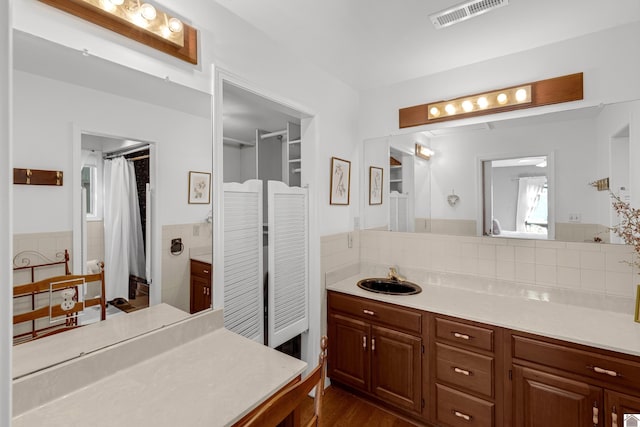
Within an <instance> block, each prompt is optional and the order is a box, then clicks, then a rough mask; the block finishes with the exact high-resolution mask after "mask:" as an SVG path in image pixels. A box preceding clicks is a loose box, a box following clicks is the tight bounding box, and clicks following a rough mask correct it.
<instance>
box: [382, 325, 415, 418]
mask: <svg viewBox="0 0 640 427" xmlns="http://www.w3.org/2000/svg"><path fill="white" fill-rule="evenodd" d="M371 333H372V336H371V358H372V362H371V392H372V393H373V394H375V395H376V396H378V397H380V398H381V399H383V400H385V401H387V402H389V403H391V404H393V405H396V406H398V407H401V408H405V409H409V410H412V411H415V412H420V410H421V408H422V392H421V386H422V381H421V378H422V369H421V360H422V357H421V355H422V340H421V339H420V338H417V337H414V336H412V335H408V334H405V333H403V332H397V331H394V330H391V329H387V328H384V327H379V326H372V327H371Z"/></svg>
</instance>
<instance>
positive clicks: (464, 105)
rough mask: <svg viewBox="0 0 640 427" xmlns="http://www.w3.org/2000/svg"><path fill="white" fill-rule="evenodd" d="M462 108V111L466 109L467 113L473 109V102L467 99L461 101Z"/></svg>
mask: <svg viewBox="0 0 640 427" xmlns="http://www.w3.org/2000/svg"><path fill="white" fill-rule="evenodd" d="M462 109H463V110H464V111H466V112H467V113H468V112H469V111H471V110H473V102H471V101H469V100H468V99H467V100H466V101H464V102H463V103H462Z"/></svg>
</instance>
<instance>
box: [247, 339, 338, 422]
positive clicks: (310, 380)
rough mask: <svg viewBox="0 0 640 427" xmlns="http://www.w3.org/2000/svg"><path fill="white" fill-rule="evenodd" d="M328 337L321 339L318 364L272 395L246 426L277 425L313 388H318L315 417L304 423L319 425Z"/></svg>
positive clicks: (315, 399) (315, 400)
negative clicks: (297, 380)
mask: <svg viewBox="0 0 640 427" xmlns="http://www.w3.org/2000/svg"><path fill="white" fill-rule="evenodd" d="M327 342H328V340H327V337H326V336H323V337H322V339H321V340H320V349H321V351H320V356H319V360H318V366H316V367H315V368H313V371H311V373H309V375H307V376H306V377H305V379H303V380H302V381H300V382H297V383H295V384H292V385H290V386H289V387H287V388H285V389H284V390H281V391H280V392H278V393H277V394H275V395H274V396H272V397H271V398H270V399H269V400H268V401H267V402H266V403H265V404H264V405H263V406H262V408H261V409H260V410H259V411H257V412H256V413H255V414H254V415H253V417H251V418H250V419H249V420H247V422H246V423H245V424H243V425H244V426H246V427H249V426H251V427H258V426H260V427H272V426H277V425H278V424H279V423H280V422H281V421H282V420H284V419H285V418H286V417H287V416H288V415H289V414H290V413H292V412H293V411H294V410H295V409H296V408H298V407H299V406H300V404H301V403H302V401H303V400H304V399H306V398H307V396H308V395H309V393H310V392H311V390H313V388H315V389H316V392H315V398H314V413H313V417H311V419H310V420H309V421H308V422H307V423H304V424H302V425H304V426H305V427H311V426H318V425H319V422H320V414H321V409H322V396H323V395H324V381H325V376H326V362H327Z"/></svg>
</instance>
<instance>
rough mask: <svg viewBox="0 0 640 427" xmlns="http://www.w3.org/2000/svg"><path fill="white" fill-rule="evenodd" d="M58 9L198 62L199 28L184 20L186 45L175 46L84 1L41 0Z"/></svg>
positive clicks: (172, 54) (150, 45) (177, 56)
mask: <svg viewBox="0 0 640 427" xmlns="http://www.w3.org/2000/svg"><path fill="white" fill-rule="evenodd" d="M39 1H41V2H42V3H46V4H48V5H50V6H53V7H55V8H57V9H60V10H63V11H65V12H67V13H70V14H72V15H75V16H77V17H79V18H82V19H84V20H87V21H89V22H92V23H94V24H96V25H99V26H101V27H103V28H106V29H108V30H111V31H113V32H116V33H118V34H120V35H123V36H125V37H127V38H130V39H131V40H135V41H137V42H139V43H142V44H145V45H147V46H149V47H151V48H153V49H156V50H159V51H161V52H164V53H166V54H168V55H171V56H174V57H176V58H178V59H181V60H183V61H186V62H188V63H190V64H194V65H195V64H198V30H196V29H195V28H193V27H191V26H190V25H187V24H186V23H184V22H183V31H184V46H183V47H179V46H175V45H173V44H172V43H170V42H168V41H166V40H163V39H161V38H160V37H157V36H155V35H152V34H151V33H149V32H147V31H144V30H143V29H140V28H137V27H135V26H134V25H133V24H128V23H125V22H122V21H120V20H118V19H116V18H114V17H112V16H111V15H109V14H108V13H100V12H99V11H98V10H97V9H95V8H92V7H91V6H90V5H86V4H85V3H82V2H76V1H73V0H39Z"/></svg>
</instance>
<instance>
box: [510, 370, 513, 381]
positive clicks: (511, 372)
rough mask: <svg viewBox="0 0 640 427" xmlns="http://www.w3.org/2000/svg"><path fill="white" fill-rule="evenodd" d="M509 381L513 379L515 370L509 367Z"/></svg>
mask: <svg viewBox="0 0 640 427" xmlns="http://www.w3.org/2000/svg"><path fill="white" fill-rule="evenodd" d="M509 381H513V371H512V370H511V369H509Z"/></svg>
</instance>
